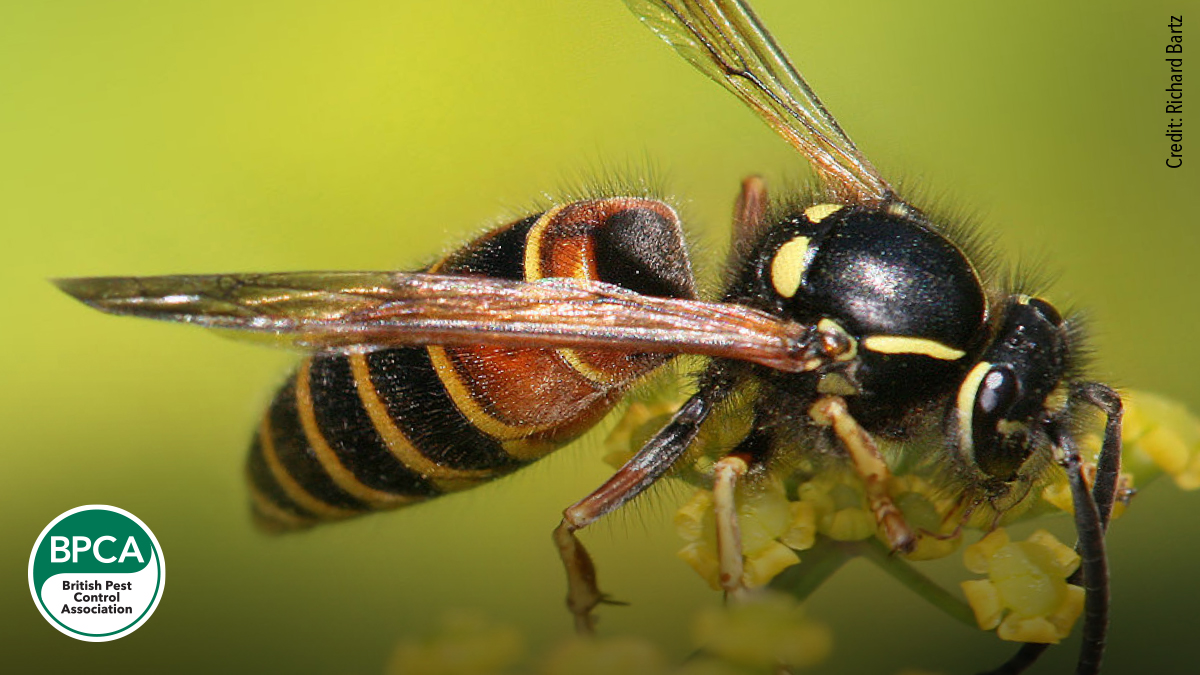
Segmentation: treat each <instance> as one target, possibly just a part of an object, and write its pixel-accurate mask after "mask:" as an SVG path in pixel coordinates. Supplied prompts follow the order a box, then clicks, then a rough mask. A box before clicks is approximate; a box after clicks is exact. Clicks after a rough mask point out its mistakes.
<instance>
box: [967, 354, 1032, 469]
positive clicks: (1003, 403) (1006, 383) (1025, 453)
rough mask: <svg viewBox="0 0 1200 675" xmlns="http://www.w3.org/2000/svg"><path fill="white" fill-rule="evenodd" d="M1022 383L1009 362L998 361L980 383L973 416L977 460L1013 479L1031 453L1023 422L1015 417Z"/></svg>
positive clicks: (982, 466) (977, 462)
mask: <svg viewBox="0 0 1200 675" xmlns="http://www.w3.org/2000/svg"><path fill="white" fill-rule="evenodd" d="M1022 390H1023V387H1022V386H1021V381H1020V378H1018V377H1017V373H1016V371H1014V370H1013V368H1012V366H1010V365H1008V364H1003V363H1002V364H996V365H994V366H992V367H991V369H989V370H988V372H987V374H986V375H984V376H983V380H982V381H981V382H980V383H979V391H978V392H977V393H976V395H975V410H974V413H973V414H972V416H971V440H972V443H973V446H974V453H973V454H974V458H975V464H976V465H977V466H978V467H979V469H980V470H981V471H983V472H984V473H986V474H988V475H989V476H994V477H996V478H999V479H1001V480H1012V479H1013V477H1014V476H1015V475H1016V472H1017V470H1018V469H1019V468H1020V467H1021V465H1022V464H1023V463H1024V462H1025V460H1026V459H1027V458H1028V457H1029V448H1028V447H1027V444H1026V441H1025V432H1024V431H1023V429H1024V425H1023V424H1021V423H1020V422H1019V421H1017V420H1013V419H1012V413H1013V409H1014V408H1015V407H1017V406H1018V405H1019V404H1020V402H1021V396H1022Z"/></svg>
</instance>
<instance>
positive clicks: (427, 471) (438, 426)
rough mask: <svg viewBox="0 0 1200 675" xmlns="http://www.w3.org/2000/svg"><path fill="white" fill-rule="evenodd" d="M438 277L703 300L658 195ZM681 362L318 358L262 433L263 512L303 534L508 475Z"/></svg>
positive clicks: (496, 352) (532, 226) (255, 475)
mask: <svg viewBox="0 0 1200 675" xmlns="http://www.w3.org/2000/svg"><path fill="white" fill-rule="evenodd" d="M429 271H430V272H437V273H440V274H476V275H486V276H492V277H500V278H505V279H515V280H526V281H536V280H538V279H541V278H544V277H575V278H584V279H598V280H601V281H606V282H609V283H614V284H620V285H622V286H625V287H627V288H630V289H633V290H635V291H638V292H641V293H645V294H649V295H660V296H669V297H680V298H691V297H694V296H695V289H694V284H693V280H692V275H691V268H690V264H689V262H688V258H687V252H686V248H685V245H684V241H683V236H682V232H681V230H680V227H679V222H678V219H677V218H676V216H675V214H674V212H673V211H672V210H671V209H670V208H669V207H668V206H666V205H665V204H662V203H660V202H656V201H650V200H645V199H633V198H613V199H599V200H588V201H580V202H573V203H570V204H567V205H564V206H559V207H555V208H553V209H551V210H549V211H547V212H545V213H543V214H539V215H535V216H531V217H529V218H525V219H523V220H520V221H517V222H515V223H511V224H508V225H505V226H502V227H499V228H496V229H495V230H492V231H491V232H489V233H487V234H485V235H484V236H482V237H480V238H478V239H476V240H475V241H473V242H471V243H470V244H468V245H467V246H465V247H463V248H462V249H460V250H458V251H456V252H454V253H452V254H450V255H449V256H447V257H446V258H445V259H443V260H441V261H439V262H438V263H437V264H435V265H433V266H432V267H431V268H430V269H429ZM667 358H669V357H667V356H665V355H659V354H631V353H622V352H617V351H604V352H601V351H580V350H571V349H517V350H514V349H501V348H497V347H490V346H487V345H479V346H471V347H438V346H429V347H402V348H396V349H386V350H379V351H373V352H368V353H362V354H349V355H347V354H321V355H317V356H313V357H311V358H309V359H307V360H306V361H305V362H304V363H303V364H302V365H301V366H300V368H299V370H298V371H297V372H296V374H294V375H293V376H292V378H291V379H290V380H289V381H288V383H287V384H286V385H284V387H283V388H282V389H281V390H280V391H279V393H278V394H277V395H276V397H275V400H274V401H273V402H272V404H271V407H270V410H269V411H268V412H267V414H266V416H265V418H264V419H263V422H262V425H261V426H260V428H259V431H258V434H257V435H256V436H255V440H254V443H253V445H252V447H251V450H250V458H249V467H248V468H249V475H250V484H251V485H250V487H251V495H252V498H253V506H254V512H255V515H256V516H257V518H258V520H259V522H260V523H262V524H263V525H265V526H267V527H269V528H272V529H290V528H296V527H304V526H308V525H311V524H314V523H316V522H319V521H323V520H334V519H341V518H347V517H351V516H355V515H359V514H362V513H365V512H369V511H377V510H382V509H390V508H396V507H398V506H403V505H406V504H411V503H414V502H418V501H422V500H425V499H428V498H430V497H434V496H437V495H439V494H443V493H445V492H453V491H457V490H462V489H465V488H468V487H471V486H473V485H477V484H479V483H482V482H485V481H488V480H491V479H493V478H496V477H498V476H502V475H504V474H507V473H510V472H512V471H514V470H516V469H518V468H520V467H522V466H525V465H526V464H529V463H530V462H533V461H534V460H536V459H539V458H541V457H543V456H545V455H546V454H547V453H549V452H551V451H553V450H554V449H556V448H558V447H560V446H562V445H563V444H565V443H566V442H568V441H570V440H571V439H573V438H575V437H576V436H578V435H579V434H581V433H583V432H584V431H586V430H587V429H588V428H590V427H591V426H592V425H594V424H595V423H596V422H597V421H599V420H600V419H601V418H602V417H603V416H604V415H605V414H607V413H608V412H609V411H610V410H611V409H612V407H613V406H614V405H615V404H616V403H617V401H618V400H619V399H620V397H621V395H622V394H623V393H624V392H625V390H626V389H627V388H628V387H629V386H630V385H631V384H632V383H633V382H634V381H635V380H637V379H638V378H640V377H642V376H643V375H645V374H647V373H648V372H650V371H651V370H653V369H654V368H655V367H657V366H658V365H660V364H662V363H663V362H665V361H666V360H667Z"/></svg>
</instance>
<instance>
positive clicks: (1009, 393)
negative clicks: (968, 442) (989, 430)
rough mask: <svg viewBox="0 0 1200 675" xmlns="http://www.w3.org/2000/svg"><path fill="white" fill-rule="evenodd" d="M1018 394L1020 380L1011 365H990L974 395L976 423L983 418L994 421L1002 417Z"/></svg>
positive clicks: (1019, 391)
mask: <svg viewBox="0 0 1200 675" xmlns="http://www.w3.org/2000/svg"><path fill="white" fill-rule="evenodd" d="M1020 395H1021V382H1020V380H1018V379H1017V374H1016V373H1015V372H1013V369H1012V366H1009V365H1008V364H1000V365H996V366H992V369H991V370H989V371H988V373H987V375H984V376H983V381H982V382H980V383H979V393H978V394H976V395H975V413H976V417H975V419H976V423H977V424H978V423H979V422H982V421H983V420H990V421H991V422H993V423H994V422H995V420H996V419H997V418H1003V416H1004V414H1005V413H1007V412H1008V410H1009V409H1010V408H1012V405H1013V403H1014V402H1016V401H1017V399H1018V398H1020ZM988 426H992V425H991V424H989V425H988Z"/></svg>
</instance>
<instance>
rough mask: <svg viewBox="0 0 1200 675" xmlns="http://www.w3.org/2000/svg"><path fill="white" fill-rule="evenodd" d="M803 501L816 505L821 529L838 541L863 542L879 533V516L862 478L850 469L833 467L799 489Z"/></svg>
mask: <svg viewBox="0 0 1200 675" xmlns="http://www.w3.org/2000/svg"><path fill="white" fill-rule="evenodd" d="M798 493H799V497H800V503H802V504H810V505H812V508H813V510H814V511H815V512H816V516H817V531H818V532H820V533H821V534H823V535H825V536H826V537H829V538H830V539H835V540H837V541H860V540H862V539H867V538H869V537H870V536H871V535H873V534H875V515H874V514H873V513H871V508H870V507H869V506H868V505H867V496H866V492H865V491H864V490H863V484H862V480H861V479H859V477H858V476H857V475H856V474H854V473H852V472H850V471H846V470H841V469H829V470H826V471H823V472H821V473H820V474H818V475H817V476H816V477H815V478H813V479H812V480H810V481H808V482H807V483H804V484H802V485H801V486H800V488H799V491H798Z"/></svg>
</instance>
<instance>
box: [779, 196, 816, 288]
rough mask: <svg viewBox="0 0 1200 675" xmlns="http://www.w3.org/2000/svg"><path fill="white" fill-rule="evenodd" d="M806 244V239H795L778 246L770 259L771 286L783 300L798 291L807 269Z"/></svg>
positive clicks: (807, 240) (807, 241)
mask: <svg viewBox="0 0 1200 675" xmlns="http://www.w3.org/2000/svg"><path fill="white" fill-rule="evenodd" d="M813 208H816V207H813ZM810 210H811V209H810ZM808 243H809V239H808V237H795V238H793V239H792V240H790V241H788V242H786V243H784V245H783V246H780V247H779V248H778V249H777V250H776V251H775V257H774V258H772V259H771V285H772V286H774V287H775V292H776V293H778V294H779V295H781V296H783V297H785V298H790V297H792V296H793V295H795V294H796V291H798V290H800V282H801V281H803V279H804V270H805V268H806V267H808Z"/></svg>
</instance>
